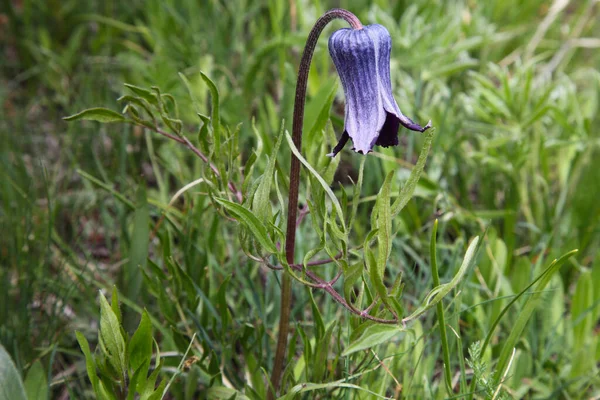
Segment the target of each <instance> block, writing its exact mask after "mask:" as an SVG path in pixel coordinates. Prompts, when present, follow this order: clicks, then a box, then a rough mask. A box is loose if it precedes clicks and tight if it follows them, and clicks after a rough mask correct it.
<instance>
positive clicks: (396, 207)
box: [392, 129, 435, 217]
mask: <svg viewBox="0 0 600 400" xmlns="http://www.w3.org/2000/svg"><path fill="white" fill-rule="evenodd" d="M434 131H435V130H434V129H429V130H428V131H426V132H425V142H424V143H423V147H422V148H421V153H420V154H419V159H418V160H417V163H416V164H415V167H414V168H413V169H412V171H411V172H410V176H409V177H408V180H407V181H406V183H405V184H404V186H403V187H402V190H401V191H400V194H399V195H398V198H397V199H396V201H394V204H393V205H392V217H395V216H396V215H398V213H399V212H400V211H402V209H403V208H404V206H406V204H407V203H408V201H409V200H410V199H411V198H412V195H413V193H414V191H415V187H416V186H417V182H419V178H420V177H421V173H422V172H423V169H424V168H425V162H426V161H427V155H428V154H429V149H430V148H431V142H432V141H433V132H434Z"/></svg>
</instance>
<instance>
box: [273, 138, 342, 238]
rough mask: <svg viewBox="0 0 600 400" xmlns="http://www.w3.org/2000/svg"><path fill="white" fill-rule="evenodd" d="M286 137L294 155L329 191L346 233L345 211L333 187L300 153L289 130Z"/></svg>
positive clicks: (326, 191)
mask: <svg viewBox="0 0 600 400" xmlns="http://www.w3.org/2000/svg"><path fill="white" fill-rule="evenodd" d="M285 138H286V139H287V141H288V144H289V145H290V149H291V150H292V153H294V155H295V156H296V157H298V159H299V160H300V162H301V163H302V164H304V166H305V167H306V169H308V171H309V172H310V173H311V174H312V175H313V176H314V177H315V178H316V179H317V181H319V183H320V184H321V186H322V187H323V190H325V193H327V195H328V196H329V198H330V199H331V202H332V203H333V206H334V207H335V210H336V212H337V215H338V216H339V217H340V219H341V221H342V228H343V231H344V233H346V224H345V222H344V213H343V212H342V206H341V205H340V202H339V201H338V199H337V197H335V194H334V193H333V191H332V190H331V188H330V187H329V185H328V184H327V182H325V180H324V179H323V178H322V177H321V175H319V173H318V172H317V171H316V170H315V169H314V168H313V167H312V166H311V165H310V164H309V163H308V161H306V159H305V158H304V157H302V154H300V151H299V150H298V149H297V148H296V146H295V145H294V141H293V140H292V137H291V136H290V134H289V132H287V131H286V132H285Z"/></svg>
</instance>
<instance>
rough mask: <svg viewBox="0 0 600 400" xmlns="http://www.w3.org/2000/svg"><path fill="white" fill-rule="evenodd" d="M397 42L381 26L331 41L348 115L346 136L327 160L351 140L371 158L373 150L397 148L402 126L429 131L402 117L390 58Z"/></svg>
mask: <svg viewBox="0 0 600 400" xmlns="http://www.w3.org/2000/svg"><path fill="white" fill-rule="evenodd" d="M391 49H392V39H391V37H390V34H389V32H388V30H387V29H385V28H384V27H383V26H381V25H377V24H374V25H368V26H365V27H363V29H347V28H346V29H340V30H337V31H335V32H334V33H333V35H331V37H330V38H329V54H330V55H331V58H332V59H333V63H334V64H335V67H336V69H337V71H338V74H339V76H340V80H341V81H342V87H343V88H344V96H345V97H346V112H345V121H344V133H343V134H342V136H341V138H340V141H339V142H338V144H337V145H336V146H335V148H334V149H333V152H331V153H330V154H328V156H330V157H335V155H336V154H337V153H339V152H340V151H341V150H342V149H343V148H344V146H345V145H346V143H347V142H348V139H349V138H350V139H352V142H353V144H354V147H353V148H352V150H354V151H356V152H358V153H361V154H367V153H369V152H370V151H372V149H373V146H374V145H378V146H383V147H389V146H396V145H398V129H399V128H400V125H402V126H404V127H405V128H408V129H410V130H413V131H418V132H424V131H426V130H427V129H429V128H430V127H431V121H429V122H428V123H427V125H425V126H424V127H422V126H421V125H419V124H417V123H415V122H413V121H412V120H411V119H410V118H408V117H407V116H405V115H404V114H402V112H401V111H400V108H398V104H397V103H396V100H394V96H393V95H392V84H391V82H390V52H391Z"/></svg>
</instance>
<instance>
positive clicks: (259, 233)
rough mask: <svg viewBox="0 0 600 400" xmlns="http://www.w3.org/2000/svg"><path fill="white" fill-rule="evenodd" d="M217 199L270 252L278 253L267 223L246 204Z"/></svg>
mask: <svg viewBox="0 0 600 400" xmlns="http://www.w3.org/2000/svg"><path fill="white" fill-rule="evenodd" d="M215 201H216V202H217V203H219V204H221V205H222V206H223V207H225V208H226V209H227V211H229V212H230V213H231V214H233V215H234V216H235V217H236V218H237V219H238V220H239V221H240V222H242V223H243V224H244V225H245V226H246V227H247V228H248V229H250V231H251V232H252V234H253V235H254V237H255V238H256V240H258V242H259V243H260V244H261V246H262V247H264V248H265V250H267V251H268V252H269V253H272V254H275V253H277V247H275V243H273V241H272V240H271V238H270V237H269V235H268V234H267V228H265V225H264V224H263V223H262V222H261V221H260V220H259V219H258V218H257V217H256V215H254V214H253V213H252V212H251V211H250V210H248V209H247V208H245V207H244V206H242V205H240V204H237V203H233V202H231V201H229V200H225V199H221V198H219V197H215Z"/></svg>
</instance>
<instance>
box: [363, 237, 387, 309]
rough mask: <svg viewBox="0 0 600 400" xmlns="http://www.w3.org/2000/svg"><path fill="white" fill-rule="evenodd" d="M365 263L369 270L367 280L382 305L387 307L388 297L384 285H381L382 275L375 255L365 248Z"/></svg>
mask: <svg viewBox="0 0 600 400" xmlns="http://www.w3.org/2000/svg"><path fill="white" fill-rule="evenodd" d="M365 261H366V263H367V269H368V270H369V278H370V279H371V283H372V284H373V287H374V288H375V292H377V294H378V295H379V297H380V298H381V301H383V303H384V304H386V305H388V306H389V301H388V300H389V299H388V297H389V295H388V291H387V288H386V287H385V284H384V283H383V275H382V274H381V271H380V270H379V266H378V265H377V260H376V259H375V254H373V251H371V249H369V248H365Z"/></svg>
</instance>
